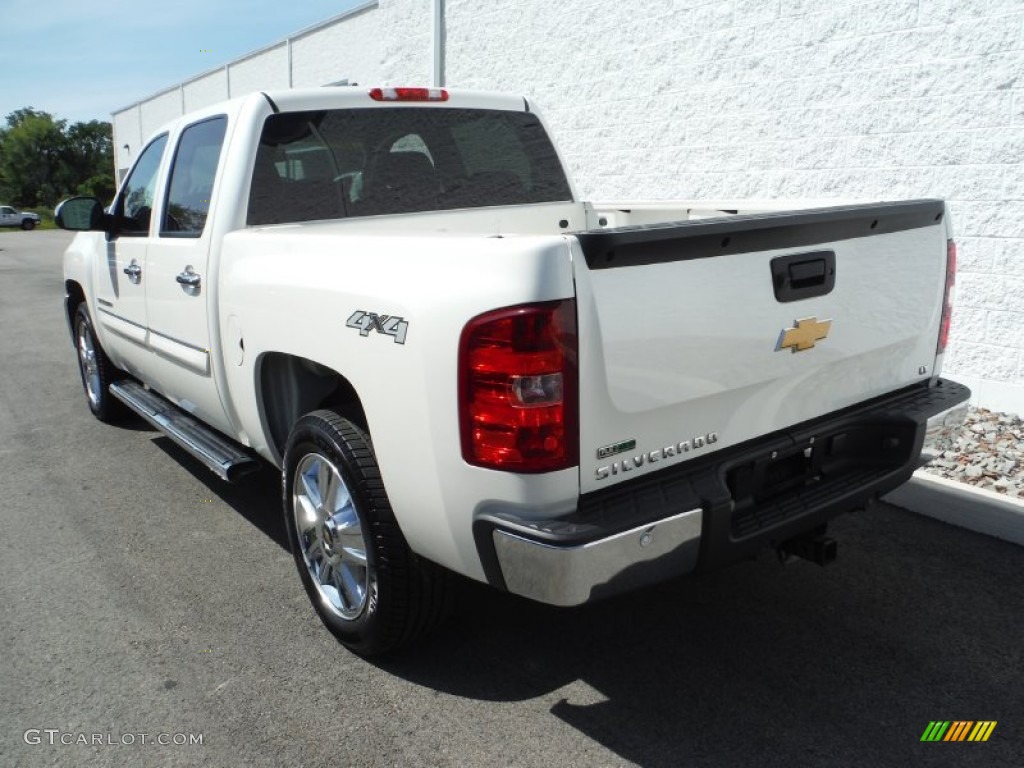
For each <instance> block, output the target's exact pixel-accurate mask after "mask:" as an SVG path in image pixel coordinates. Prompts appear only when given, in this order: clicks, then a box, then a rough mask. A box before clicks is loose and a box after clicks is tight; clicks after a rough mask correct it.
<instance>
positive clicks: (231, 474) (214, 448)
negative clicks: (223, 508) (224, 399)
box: [110, 381, 259, 482]
mask: <svg viewBox="0 0 1024 768" xmlns="http://www.w3.org/2000/svg"><path fill="white" fill-rule="evenodd" d="M110 394H112V395H113V396H114V397H116V398H117V399H118V400H120V401H121V402H122V403H124V404H125V405H126V406H128V407H129V408H131V409H132V410H133V411H135V413H137V414H139V416H141V417H142V418H144V419H145V420H146V421H148V422H149V423H150V424H152V425H153V426H154V427H156V428H157V429H159V430H160V431H161V432H163V433H164V434H165V435H167V437H169V438H170V439H171V440H173V441H174V442H175V443H176V444H177V445H179V446H180V447H182V448H184V449H185V450H186V451H188V452H189V453H190V454H191V455H192V456H194V457H195V458H196V459H198V460H199V461H201V462H202V463H203V464H204V465H205V466H206V467H208V468H209V469H210V470H211V471H213V473H214V474H216V475H217V476H218V477H220V478H222V479H224V480H227V481H229V482H235V481H236V480H238V479H239V478H240V477H242V476H243V475H246V474H248V473H249V472H253V471H255V470H257V469H259V462H258V461H257V460H256V459H254V458H253V457H252V456H250V455H249V454H248V453H246V452H245V451H244V450H243V449H242V448H241V447H240V446H238V445H236V444H235V443H232V442H231V441H230V440H228V439H227V438H226V437H223V436H222V435H220V434H218V433H217V432H215V431H214V430H212V429H210V428H209V427H207V426H206V425H205V424H203V423H202V422H200V421H199V420H197V419H195V418H193V417H192V416H189V415H188V414H187V413H185V412H184V411H183V410H181V409H180V408H179V407H178V406H176V405H174V404H173V403H172V402H171V401H170V400H167V399H166V398H164V397H161V396H160V395H158V394H157V393H156V392H153V391H152V390H149V389H146V388H145V387H144V386H142V385H141V384H139V383H138V382H136V381H117V382H114V383H113V384H111V385H110Z"/></svg>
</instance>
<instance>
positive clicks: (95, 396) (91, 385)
mask: <svg viewBox="0 0 1024 768" xmlns="http://www.w3.org/2000/svg"><path fill="white" fill-rule="evenodd" d="M78 364H79V365H80V366H81V368H82V378H83V379H84V380H85V394H86V395H87V396H88V397H89V402H90V403H92V405H93V407H94V408H98V407H99V405H100V395H101V394H102V392H101V391H100V390H101V388H102V386H103V384H102V382H101V381H100V365H99V362H98V361H97V360H96V344H95V342H94V341H93V338H92V329H91V328H90V327H89V324H88V323H86V322H82V321H79V323H78Z"/></svg>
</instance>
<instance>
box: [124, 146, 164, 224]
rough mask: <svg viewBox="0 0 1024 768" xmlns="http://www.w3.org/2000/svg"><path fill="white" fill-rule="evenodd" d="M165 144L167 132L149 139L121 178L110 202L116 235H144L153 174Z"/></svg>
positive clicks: (149, 206)
mask: <svg viewBox="0 0 1024 768" xmlns="http://www.w3.org/2000/svg"><path fill="white" fill-rule="evenodd" d="M166 146H167V134H164V135H163V136H158V137H157V138H156V139H154V140H153V141H152V142H150V143H149V144H148V145H147V146H146V148H145V149H144V150H142V154H141V155H139V160H138V162H136V163H135V167H134V168H133V169H132V172H131V173H130V174H129V175H128V181H127V182H125V185H124V187H123V188H122V189H121V194H120V195H119V196H118V198H117V202H116V203H115V204H114V216H115V219H116V222H117V234H118V235H126V236H133V237H144V236H145V235H147V234H149V222H150V219H151V218H152V215H153V197H154V193H155V191H156V176H157V171H158V170H159V169H160V160H161V159H162V158H163V156H164V148H165V147H166Z"/></svg>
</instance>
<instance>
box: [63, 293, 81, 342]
mask: <svg viewBox="0 0 1024 768" xmlns="http://www.w3.org/2000/svg"><path fill="white" fill-rule="evenodd" d="M83 303H85V290H84V289H83V288H82V286H81V284H80V283H79V282H78V281H77V280H65V281H64V319H65V320H67V321H68V333H69V334H70V336H71V343H72V344H74V342H75V313H76V312H77V311H78V305H79V304H83Z"/></svg>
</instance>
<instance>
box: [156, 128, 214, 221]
mask: <svg viewBox="0 0 1024 768" xmlns="http://www.w3.org/2000/svg"><path fill="white" fill-rule="evenodd" d="M227 123H228V119H227V118H226V117H224V116H220V117H214V118H211V119H209V120H204V121H203V122H201V123H196V124H195V125H190V126H189V127H188V128H186V129H185V130H184V131H182V134H181V139H180V140H179V141H178V149H177V150H176V151H175V153H174V162H173V163H172V165H171V179H170V182H169V184H168V189H167V203H166V212H165V213H164V220H163V225H162V226H161V227H160V234H161V236H164V237H199V236H200V235H202V234H203V227H205V226H206V215H207V214H208V213H209V211H210V194H211V193H212V191H213V181H214V178H215V177H216V175H217V164H218V162H219V161H220V151H221V147H222V146H223V144H224V132H225V130H226V129H227Z"/></svg>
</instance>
